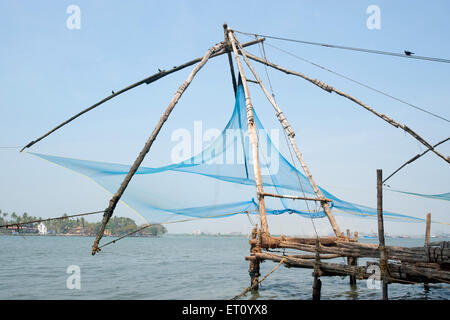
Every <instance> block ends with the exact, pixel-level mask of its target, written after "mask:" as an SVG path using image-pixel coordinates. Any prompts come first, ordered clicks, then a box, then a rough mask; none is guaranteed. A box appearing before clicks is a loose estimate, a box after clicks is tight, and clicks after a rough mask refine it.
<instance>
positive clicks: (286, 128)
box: [240, 47, 342, 237]
mask: <svg viewBox="0 0 450 320" xmlns="http://www.w3.org/2000/svg"><path fill="white" fill-rule="evenodd" d="M240 52H241V54H242V58H243V59H244V61H245V63H246V64H247V66H248V67H249V69H250V70H251V71H252V73H253V76H254V77H255V79H256V81H257V82H258V83H259V85H260V87H261V89H262V91H263V92H264V95H265V96H266V97H267V99H268V100H269V102H270V103H271V104H272V106H273V108H274V109H275V112H276V114H277V118H278V120H279V121H280V123H281V126H282V127H283V129H284V131H285V132H286V135H287V136H288V139H289V142H290V143H291V145H292V148H293V149H294V152H295V154H296V156H297V159H298V160H299V161H300V164H301V166H302V168H303V171H304V172H305V175H306V177H307V179H308V181H309V183H310V184H311V186H312V188H313V190H314V192H315V194H316V195H317V197H318V198H319V199H321V200H325V197H324V195H323V194H322V191H321V190H320V189H319V187H318V186H317V184H316V182H315V181H314V179H313V177H312V174H311V172H310V170H309V168H308V166H307V165H306V161H305V160H304V159H303V156H302V154H301V153H300V150H299V148H298V146H297V143H296V142H295V139H294V136H295V133H294V130H293V129H292V127H291V125H290V124H289V122H288V120H287V118H286V116H285V115H284V114H283V112H282V111H281V109H280V107H279V106H278V104H277V103H276V101H275V100H274V99H273V97H272V96H271V95H270V94H269V92H268V91H267V89H266V87H265V86H264V83H263V82H262V81H261V78H260V77H259V75H258V73H257V72H256V70H255V68H253V66H252V64H251V63H250V61H249V60H248V58H247V55H248V53H247V52H245V51H244V50H243V48H242V47H240ZM321 206H322V208H323V210H324V211H325V214H326V215H327V218H328V221H329V222H330V224H331V227H332V229H333V231H334V233H335V234H336V236H337V237H341V236H342V234H341V231H340V229H339V226H338V225H337V223H336V220H335V219H334V216H333V214H332V213H331V209H330V206H329V204H328V202H327V201H321Z"/></svg>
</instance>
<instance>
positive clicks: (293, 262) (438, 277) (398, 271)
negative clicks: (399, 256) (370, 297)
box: [255, 252, 450, 284]
mask: <svg viewBox="0 0 450 320" xmlns="http://www.w3.org/2000/svg"><path fill="white" fill-rule="evenodd" d="M255 256H256V258H258V259H260V260H271V261H274V262H280V261H281V260H282V259H285V261H286V262H285V265H287V266H288V267H292V268H306V269H314V265H315V261H313V260H312V259H297V258H293V257H288V256H281V255H276V254H273V253H266V252H262V253H257V254H255ZM371 265H377V266H379V263H378V262H367V264H366V266H349V265H347V264H339V263H330V262H323V261H322V262H321V264H320V272H321V274H320V276H321V277H324V276H349V275H354V276H355V277H356V278H357V279H360V280H363V279H368V278H369V277H370V276H372V275H373V273H372V272H370V273H369V272H368V271H367V270H368V267H370V266H371ZM387 266H388V268H389V271H390V275H391V277H390V278H389V280H390V283H403V284H404V283H449V282H450V272H448V270H442V269H440V267H439V265H437V264H422V265H420V264H409V263H401V264H396V263H389V264H388V265H387Z"/></svg>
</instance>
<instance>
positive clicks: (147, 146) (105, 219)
mask: <svg viewBox="0 0 450 320" xmlns="http://www.w3.org/2000/svg"><path fill="white" fill-rule="evenodd" d="M223 47H224V45H223V43H219V44H216V45H215V46H214V47H212V48H210V49H208V51H207V52H206V54H205V55H204V57H203V58H202V60H201V61H200V63H199V64H198V65H196V66H195V68H194V69H193V70H192V71H191V73H190V74H189V76H188V78H187V79H186V80H185V81H184V82H183V84H182V85H181V86H180V87H179V88H178V90H177V92H176V93H175V96H174V97H173V99H172V101H171V102H170V103H169V105H168V106H167V108H166V110H165V111H164V113H163V115H162V116H161V119H160V120H159V122H158V124H157V125H156V127H155V129H154V130H153V132H152V134H151V135H150V137H149V138H148V140H147V142H146V143H145V145H144V148H143V149H142V150H141V152H140V153H139V156H138V157H137V158H136V160H135V161H134V163H133V165H132V167H131V168H130V171H129V172H128V174H127V175H126V177H125V178H124V180H123V181H122V184H121V185H120V187H119V189H118V190H117V192H116V193H115V194H114V196H113V197H112V198H111V200H110V201H109V206H108V208H107V209H106V210H105V213H104V214H103V221H102V224H101V226H100V230H99V231H98V233H97V237H96V238H95V241H94V244H93V245H92V255H95V254H96V253H97V251H98V250H99V248H98V244H99V242H100V239H101V238H102V237H103V233H104V231H105V226H106V224H107V223H108V221H109V219H110V218H111V216H112V214H113V212H114V209H115V207H116V205H117V203H118V202H119V200H120V198H121V196H122V194H123V193H124V192H125V189H126V188H127V186H128V184H129V182H130V181H131V178H132V177H133V176H134V174H135V173H136V171H137V170H138V168H139V166H140V165H141V163H142V161H143V160H144V158H145V156H146V154H147V153H148V151H149V150H150V147H151V146H152V144H153V142H154V141H155V139H156V137H157V135H158V133H159V131H160V130H161V128H162V126H163V124H164V123H165V122H166V121H167V119H168V118H169V115H170V113H171V112H172V110H173V109H174V108H175V105H176V104H177V103H178V101H179V100H180V98H181V96H182V95H183V93H184V91H185V90H186V89H187V87H189V85H190V83H191V82H192V79H193V78H194V76H195V75H196V74H197V72H198V71H199V70H200V69H201V68H202V67H203V66H204V65H205V63H206V62H207V61H208V59H209V58H210V57H211V55H212V54H213V53H214V52H217V51H218V50H220V49H223Z"/></svg>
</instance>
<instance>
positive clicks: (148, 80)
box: [20, 38, 265, 152]
mask: <svg viewBox="0 0 450 320" xmlns="http://www.w3.org/2000/svg"><path fill="white" fill-rule="evenodd" d="M264 40H265V38H259V39H256V40H253V41H249V42H245V43H243V44H242V46H243V47H247V46H252V45H254V44H257V43H260V42H262V41H264ZM230 50H231V49H227V48H225V47H223V48H222V49H220V50H218V51H217V52H215V53H213V54H212V55H211V57H210V58H214V57H217V56H220V55H222V54H224V53H228V54H229V53H230ZM201 60H202V58H196V59H193V60H191V61H188V62H186V63H183V64H182V65H179V66H176V67H174V68H172V69H169V70H161V71H159V72H158V73H155V74H153V75H151V76H149V77H147V78H145V79H142V80H140V81H138V82H135V83H133V84H131V85H129V86H128V87H125V88H123V89H120V90H117V91H116V92H114V93H113V94H111V95H109V96H107V97H106V98H104V99H102V100H100V101H99V102H97V103H95V104H93V105H92V106H90V107H89V108H86V109H84V110H83V111H81V112H79V113H77V114H76V115H74V116H72V117H71V118H70V119H68V120H66V121H64V122H62V123H61V124H59V125H58V126H56V127H55V128H53V129H52V130H50V131H49V132H47V133H46V134H44V135H42V136H41V137H39V138H37V139H36V140H33V141H31V142H29V143H28V144H27V145H26V146H25V147H23V148H22V150H20V152H22V151H23V150H25V149H26V148H30V147H31V146H32V145H34V144H35V143H37V142H39V141H41V140H42V139H44V138H46V137H47V136H49V135H50V134H52V133H53V132H55V131H56V130H58V129H60V128H61V127H63V126H65V125H66V124H68V123H69V122H72V121H73V120H75V119H76V118H78V117H80V116H81V115H83V114H85V113H86V112H88V111H91V110H93V109H95V108H97V107H98V106H100V105H102V104H103V103H105V102H107V101H109V100H111V99H112V98H115V97H117V96H118V95H120V94H122V93H125V92H127V91H128V90H131V89H133V88H136V87H138V86H140V85H142V84H144V83H145V84H150V83H152V82H155V81H156V80H159V79H161V78H163V77H165V76H167V75H169V74H171V73H174V72H176V71H179V70H182V69H184V68H186V67H189V66H192V65H194V64H196V63H197V62H200V61H201Z"/></svg>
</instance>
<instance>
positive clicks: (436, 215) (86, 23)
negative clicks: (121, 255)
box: [0, 0, 450, 234]
mask: <svg viewBox="0 0 450 320" xmlns="http://www.w3.org/2000/svg"><path fill="white" fill-rule="evenodd" d="M70 5H77V6H78V7H79V8H80V12H81V15H80V28H79V29H69V28H68V27H67V19H68V18H69V17H70V16H71V14H70V13H67V8H68V7H69V6H70ZM370 5H377V6H378V7H379V8H380V13H381V15H380V19H381V20H380V29H369V28H368V27H367V24H366V22H367V19H368V18H369V16H370V14H367V13H366V10H367V8H368V7H369V6H370ZM449 9H450V4H449V3H448V2H447V1H443V0H442V1H429V2H424V1H421V2H411V1H362V0H361V1H356V0H355V1H345V2H343V1H339V2H337V1H320V2H314V1H278V2H276V1H58V2H54V1H39V2H37V1H34V2H31V1H6V0H2V1H0V39H1V46H0V128H1V132H2V134H1V135H0V147H1V148H0V209H1V210H2V211H6V212H9V213H11V212H13V211H15V212H17V213H22V212H25V211H26V212H28V214H30V215H35V216H42V217H52V216H59V215H61V214H63V213H68V214H71V213H79V212H86V211H96V210H102V209H104V208H106V206H107V204H108V201H109V198H110V196H111V195H110V194H108V193H107V192H105V191H104V190H103V189H101V188H100V187H99V186H98V185H96V184H94V183H93V182H92V181H90V180H89V179H86V178H85V177H82V176H80V175H78V174H75V173H73V172H71V171H69V170H66V169H63V168H59V167H57V166H55V165H52V164H50V163H47V162H45V161H42V160H40V159H38V158H35V157H32V156H30V155H27V154H24V153H22V154H20V153H19V152H18V149H9V148H5V147H15V146H23V145H25V144H27V143H28V142H29V141H31V140H33V139H35V138H37V137H38V136H40V135H42V134H43V133H45V132H46V131H48V130H49V129H50V128H53V127H54V126H55V125H57V124H59V123H60V122H62V121H63V120H65V119H67V118H69V117H70V116H72V115H73V114H75V113H77V112H79V111H80V110H82V109H84V108H86V107H87V106H90V105H91V104H93V103H94V102H96V101H98V100H100V99H102V98H104V97H105V96H107V95H109V94H110V93H111V90H118V89H120V88H123V87H125V86H127V85H129V84H131V83H133V82H135V81H138V80H141V79H143V78H145V77H147V76H149V75H151V74H153V73H155V72H157V70H158V68H160V69H169V68H172V67H173V66H175V65H180V64H181V63H184V62H186V61H188V60H191V59H193V58H196V57H199V56H202V55H203V54H204V53H205V51H206V50H207V49H208V48H209V47H211V46H212V45H214V44H215V43H217V42H219V41H222V40H223V29H222V24H223V22H225V21H226V22H227V23H228V25H229V26H230V27H231V28H234V29H237V30H242V31H249V32H254V33H261V34H269V35H277V36H282V37H289V38H295V39H302V40H308V41H316V42H325V43H332V44H339V45H345V46H353V47H362V48H370V49H376V50H386V51H393V52H398V53H402V52H403V50H409V51H412V52H414V53H415V54H416V55H421V56H431V57H441V58H447V59H449V58H450V43H449V41H448V34H449V32H450V22H449V20H448V12H450V10H449ZM238 37H239V40H241V41H247V40H248V39H249V38H247V37H246V36H243V35H241V36H239V35H238ZM268 43H269V44H274V45H276V46H279V47H282V48H284V49H286V50H289V51H291V52H293V53H295V54H297V55H299V56H301V57H303V58H306V59H309V60H312V61H313V62H316V63H318V64H320V65H323V66H325V67H328V68H330V69H332V70H334V71H337V72H340V73H342V74H345V75H347V76H349V77H351V78H353V79H356V80H358V81H361V82H364V83H366V84H368V85H370V86H373V87H375V88H378V89H380V90H383V91H386V92H387V93H389V94H392V95H394V96H396V97H398V98H401V99H403V100H406V101H408V102H411V103H413V104H416V105H419V106H422V107H424V108H426V109H428V110H430V111H432V112H434V113H437V114H439V115H442V116H444V117H446V118H450V111H449V110H450V108H449V101H450V90H449V89H450V81H449V79H448V75H449V74H450V73H449V71H450V64H445V63H436V62H428V61H420V60H413V59H402V58H397V57H391V56H380V55H373V54H367V53H360V52H352V51H345V50H339V49H329V48H323V47H316V46H307V45H302V44H294V43H286V42H280V41H276V40H270V41H269V40H268ZM266 49H267V55H268V58H269V59H270V60H272V61H274V62H275V63H278V64H280V65H283V66H286V67H288V68H291V69H294V70H297V71H300V72H303V73H305V74H307V75H309V76H311V77H312V78H318V79H321V80H322V81H325V82H327V83H329V84H330V85H332V86H334V87H336V88H339V89H341V90H343V91H346V92H349V93H350V94H352V95H354V96H356V97H358V98H359V99H360V100H362V101H364V102H366V103H368V104H369V105H371V106H373V107H374V108H375V109H376V110H378V111H379V112H381V113H385V114H387V115H389V116H391V117H392V118H394V119H395V120H397V121H399V122H401V123H404V124H406V125H408V126H409V127H410V128H412V129H413V130H416V131H417V132H418V133H419V134H421V135H422V136H423V137H424V138H426V139H428V141H430V142H431V143H436V142H438V141H440V140H442V139H444V138H446V137H448V136H449V133H450V124H449V123H448V122H444V121H442V120H439V119H436V118H434V117H431V116H429V115H427V114H425V113H422V112H419V111H417V110H415V109H412V108H410V107H407V106H405V105H403V104H400V103H398V102H396V101H394V100H391V99H389V98H387V97H384V96H382V95H380V94H377V93H374V92H372V91H369V90H367V89H365V88H362V87H359V86H357V85H355V84H354V83H352V82H349V81H348V80H345V79H342V78H339V77H337V76H336V75H333V74H331V73H328V72H326V71H324V70H322V69H319V68H317V67H314V66H312V65H309V64H307V63H305V62H302V61H300V60H298V59H294V58H292V57H291V56H289V55H286V54H283V53H281V52H279V51H277V50H275V49H273V48H271V47H266ZM249 51H250V52H252V53H254V54H259V51H258V48H256V47H255V48H252V49H249ZM258 71H259V72H260V75H261V76H263V80H265V79H266V78H265V73H264V68H262V67H261V66H258ZM269 72H270V78H271V80H272V83H273V87H274V90H275V94H276V96H277V99H278V102H279V104H280V105H281V106H282V108H283V109H284V110H285V113H286V115H287V116H288V118H289V120H290V122H291V124H292V126H293V127H294V129H295V131H296V133H297V135H296V140H297V142H298V144H299V146H300V148H301V150H302V153H303V155H304V157H305V159H306V161H307V162H308V164H309V166H310V169H311V171H312V173H313V176H314V177H315V179H316V181H317V182H318V184H319V185H321V186H323V187H324V188H326V189H327V190H328V191H330V192H331V193H333V194H334V195H336V196H337V197H339V198H341V199H344V200H347V201H351V202H355V203H359V204H362V205H367V206H371V207H375V206H376V188H375V186H376V169H377V168H381V169H383V170H384V173H385V174H388V173H390V172H392V171H393V170H395V169H396V168H397V167H399V166H400V165H401V164H402V163H403V162H405V161H406V160H408V159H409V158H410V157H412V156H414V155H415V154H417V153H419V152H422V151H423V150H424V147H423V146H421V145H420V144H419V143H418V142H417V141H416V140H414V139H413V138H411V137H410V136H409V135H407V134H406V133H404V132H402V131H401V130H400V129H395V128H394V127H391V126H390V125H388V124H387V123H386V122H384V121H382V120H381V119H379V118H377V117H375V116H374V115H372V114H370V113H368V112H367V111H365V110H363V109H361V108H360V107H359V106H357V105H356V104H354V103H351V102H349V101H348V100H346V99H344V98H342V97H339V96H337V95H336V94H328V93H326V92H324V91H323V90H320V89H318V88H317V87H315V86H313V85H311V84H310V83H308V82H306V81H304V80H302V79H299V78H294V77H289V76H286V75H284V74H281V73H278V72H276V71H272V70H270V71H269ZM188 73H189V70H188V69H185V70H183V71H181V72H178V73H176V74H173V75H170V76H168V77H166V78H164V79H162V80H160V81H158V82H156V83H154V84H151V85H149V86H146V85H144V86H142V87H139V88H137V89H134V90H133V91H130V92H128V93H126V94H123V95H121V96H120V97H118V98H116V99H113V100H112V101H110V102H107V103H106V104H104V105H103V106H101V107H99V108H98V109H96V110H95V111H92V112H91V113H89V114H87V115H85V116H83V117H81V118H79V119H77V120H76V121H74V122H73V123H71V124H70V125H69V126H67V127H65V128H63V129H61V130H59V131H58V132H57V133H55V134H53V135H51V136H50V137H48V138H47V139H45V140H43V141H42V142H40V143H39V144H37V145H35V146H34V147H32V148H31V150H30V151H33V152H39V153H48V154H54V155H59V156H67V157H74V158H80V159H90V160H98V161H106V162H117V163H131V162H132V161H133V160H134V159H135V157H136V155H137V153H138V152H139V151H140V149H141V148H142V146H143V144H144V142H145V140H146V139H147V137H148V135H149V134H150V132H151V131H152V130H153V128H154V126H155V124H156V123H157V121H158V119H159V117H160V115H161V113H162V111H163V110H164V109H165V108H166V106H167V104H168V102H169V101H170V99H171V98H172V96H173V94H174V93H175V91H176V89H177V88H178V86H179V85H180V84H181V83H182V81H184V79H185V78H186V76H187V75H188ZM251 90H252V95H253V102H254V105H255V109H256V111H257V112H258V114H259V116H260V118H261V120H262V122H263V123H264V124H265V127H266V128H275V127H278V122H277V120H276V118H275V117H274V115H273V110H272V109H271V107H270V106H269V105H268V104H267V102H266V101H265V99H264V97H263V95H262V94H261V93H260V92H259V90H258V89H257V88H256V87H254V86H253V87H251ZM233 104H234V97H233V90H232V87H231V80H230V74H229V70H228V61H227V59H226V57H225V56H222V57H219V58H215V59H213V60H211V61H210V62H209V63H208V64H207V65H206V66H205V68H204V69H202V70H201V71H200V73H199V74H198V76H197V78H196V79H194V81H193V83H192V85H191V87H189V89H188V92H186V94H185V95H184V96H183V97H182V99H181V101H180V103H179V104H178V105H177V107H176V109H175V111H174V112H173V114H172V115H171V117H170V119H169V121H168V123H167V126H166V127H165V128H164V129H163V130H162V131H161V134H160V137H159V138H158V140H157V142H156V143H155V145H154V146H153V148H152V150H151V152H150V153H149V155H148V157H147V159H146V160H145V162H144V163H145V164H146V165H160V164H164V163H167V162H168V161H170V152H169V150H170V148H171V147H173V144H174V142H172V141H171V140H170V135H171V132H173V131H174V130H176V129H179V128H186V129H188V130H193V126H194V121H196V120H202V121H203V127H204V128H205V129H208V128H217V129H222V128H223V127H224V126H225V124H226V122H227V121H228V119H229V117H230V115H231V112H232V108H233ZM439 151H440V152H441V153H443V154H445V155H449V154H450V143H447V144H446V145H442V146H441V147H439ZM389 184H390V185H391V186H392V187H395V188H398V189H401V190H406V191H412V192H419V193H426V194H438V193H444V192H449V191H450V170H449V166H448V164H446V163H445V162H444V161H443V160H442V159H440V158H438V157H436V156H435V155H434V154H432V153H431V152H429V153H428V154H427V155H426V156H424V157H423V158H421V159H419V160H418V161H416V162H415V163H413V164H411V165H409V166H407V167H406V168H404V169H403V170H402V171H401V172H400V173H398V174H397V175H396V176H395V177H394V178H392V179H391V180H390V181H389ZM384 206H385V209H386V210H389V211H393V212H398V213H404V214H408V215H412V216H416V217H425V215H426V213H427V212H431V213H432V219H433V220H438V221H443V222H447V223H448V222H450V218H449V213H450V212H449V203H448V202H445V201H438V200H427V199H422V198H416V197H410V196H404V195H400V194H396V193H393V192H388V191H386V192H385V196H384ZM116 214H117V215H121V216H129V217H133V218H136V219H137V217H136V216H134V213H133V212H132V211H130V210H129V209H128V208H126V207H125V206H124V205H119V207H118V208H117V210H116ZM92 219H94V218H91V220H92ZM337 220H338V223H339V224H340V226H341V229H347V228H350V229H351V230H352V231H356V230H358V231H365V232H374V231H376V230H377V226H376V220H364V219H352V218H348V217H344V216H338V218H337ZM140 222H142V221H140ZM269 224H270V228H271V231H272V232H273V233H280V232H283V233H290V234H311V232H312V227H311V223H310V221H309V220H308V219H304V218H301V217H297V216H288V217H273V218H271V219H270V220H269ZM317 226H318V228H319V231H320V232H322V233H328V232H330V231H331V229H330V228H329V226H328V222H327V221H326V219H322V220H321V221H317ZM424 228H425V226H424V225H423V224H409V223H394V222H387V223H386V231H387V232H391V233H407V234H408V233H409V234H421V233H423V232H424ZM168 229H169V231H170V232H174V233H176V232H191V231H193V230H196V229H200V230H202V231H210V232H231V231H241V232H248V231H249V230H250V229H251V225H250V224H249V221H248V219H247V217H246V216H243V217H233V218H227V219H217V220H208V221H202V222H195V223H193V222H191V223H186V224H179V225H170V226H169V227H168ZM438 232H447V233H448V232H450V227H449V226H443V225H438V224H433V225H432V233H438Z"/></svg>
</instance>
